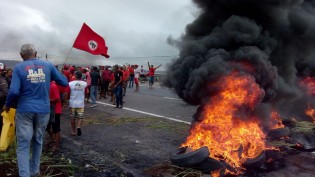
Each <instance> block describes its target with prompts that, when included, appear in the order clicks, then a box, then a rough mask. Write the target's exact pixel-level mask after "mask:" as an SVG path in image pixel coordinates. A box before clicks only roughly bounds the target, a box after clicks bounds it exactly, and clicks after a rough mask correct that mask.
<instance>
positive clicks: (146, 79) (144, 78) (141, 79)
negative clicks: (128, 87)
mask: <svg viewBox="0 0 315 177" xmlns="http://www.w3.org/2000/svg"><path fill="white" fill-rule="evenodd" d="M139 81H140V82H141V83H145V82H146V81H148V77H147V76H146V74H141V75H140V77H139Z"/></svg>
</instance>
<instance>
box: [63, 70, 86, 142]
mask: <svg viewBox="0 0 315 177" xmlns="http://www.w3.org/2000/svg"><path fill="white" fill-rule="evenodd" d="M81 78H82V73H81V71H77V72H75V80H74V81H71V82H69V86H68V87H67V89H66V92H67V93H68V94H69V95H70V99H69V106H70V111H71V112H70V118H71V128H72V133H71V134H72V135H73V136H75V135H78V136H81V135H82V131H81V125H82V122H83V116H84V96H85V92H86V88H87V83H86V82H85V81H83V80H81Z"/></svg>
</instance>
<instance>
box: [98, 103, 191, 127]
mask: <svg viewBox="0 0 315 177" xmlns="http://www.w3.org/2000/svg"><path fill="white" fill-rule="evenodd" d="M96 102H97V103H98V104H102V105H106V106H111V107H115V105H113V104H108V103H103V102H100V101H96ZM123 109H125V110H128V111H132V112H137V113H141V114H146V115H149V116H154V117H159V118H163V119H167V120H172V121H175V122H181V123H185V124H191V123H190V122H187V121H183V120H179V119H174V118H171V117H166V116H162V115H158V114H153V113H149V112H144V111H140V110H136V109H131V108H126V107H123Z"/></svg>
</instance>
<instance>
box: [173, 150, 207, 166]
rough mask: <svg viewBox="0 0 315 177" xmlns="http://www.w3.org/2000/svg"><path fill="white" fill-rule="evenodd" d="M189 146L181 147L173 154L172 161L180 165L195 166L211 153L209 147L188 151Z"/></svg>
mask: <svg viewBox="0 0 315 177" xmlns="http://www.w3.org/2000/svg"><path fill="white" fill-rule="evenodd" d="M186 150H187V147H181V148H179V149H178V150H177V151H176V152H174V153H172V154H171V158H170V159H171V162H172V163H173V164H174V165H177V166H180V167H193V166H195V165H197V164H199V163H201V162H202V161H204V160H206V159H207V158H208V157H209V155H210V152H209V149H208V147H206V146H203V147H201V148H199V149H197V150H195V151H192V152H186Z"/></svg>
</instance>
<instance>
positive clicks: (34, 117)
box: [15, 113, 50, 177]
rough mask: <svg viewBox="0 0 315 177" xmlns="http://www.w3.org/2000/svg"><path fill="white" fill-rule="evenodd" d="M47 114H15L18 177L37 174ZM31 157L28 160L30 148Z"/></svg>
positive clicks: (47, 119)
mask: <svg viewBox="0 0 315 177" xmlns="http://www.w3.org/2000/svg"><path fill="white" fill-rule="evenodd" d="M49 116H50V114H49V113H44V114H39V113H16V115H15V122H16V137H17V148H16V154H17V162H18V167H19V175H20V177H29V176H30V175H34V174H38V173H39V170H40V168H39V167H40V157H41V155H42V148H43V139H44V136H45V129H46V126H47V124H48V121H49ZM31 144H32V157H31V159H30V146H31Z"/></svg>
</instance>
